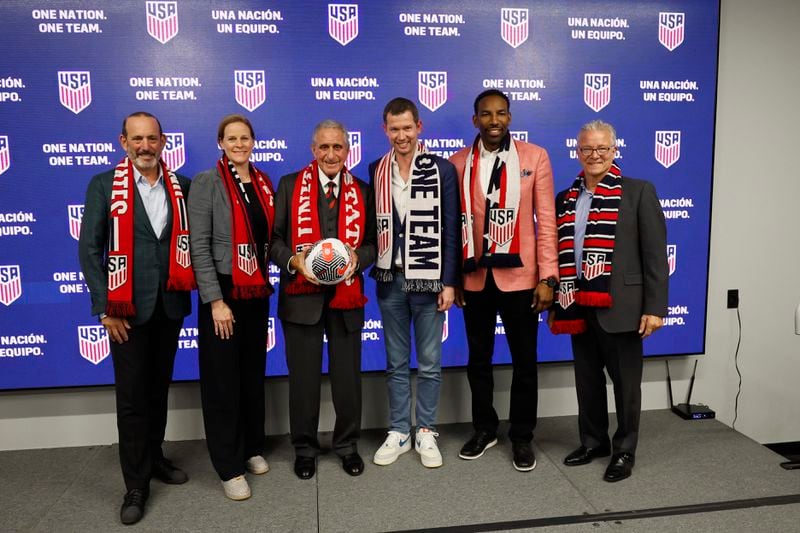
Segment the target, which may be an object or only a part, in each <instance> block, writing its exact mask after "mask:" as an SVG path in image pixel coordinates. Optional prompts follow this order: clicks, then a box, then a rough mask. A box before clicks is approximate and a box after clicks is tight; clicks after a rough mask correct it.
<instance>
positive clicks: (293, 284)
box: [286, 160, 367, 309]
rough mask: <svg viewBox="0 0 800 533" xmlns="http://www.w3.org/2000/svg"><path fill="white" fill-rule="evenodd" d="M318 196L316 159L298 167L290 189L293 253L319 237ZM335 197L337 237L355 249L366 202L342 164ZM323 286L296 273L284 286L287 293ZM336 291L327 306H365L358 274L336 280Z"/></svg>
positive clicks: (304, 292)
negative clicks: (302, 167) (337, 211)
mask: <svg viewBox="0 0 800 533" xmlns="http://www.w3.org/2000/svg"><path fill="white" fill-rule="evenodd" d="M318 197H319V165H318V164H317V161H316V160H315V161H312V162H311V164H310V165H308V166H307V167H306V168H304V169H303V170H302V171H300V173H299V174H298V176H297V181H296V182H295V184H294V190H293V191H292V209H291V213H293V214H296V215H297V223H296V224H294V231H293V232H292V247H293V248H294V250H295V253H299V252H301V251H303V249H304V248H305V247H307V246H311V245H313V244H314V243H315V242H317V241H318V240H320V239H321V238H322V232H321V231H320V224H319V210H318V204H317V199H318ZM338 199H339V220H338V226H337V227H338V238H339V240H340V241H342V242H343V243H345V244H347V245H348V246H350V248H353V249H356V248H358V247H359V246H361V242H362V241H363V240H364V228H365V224H366V220H367V214H366V210H365V207H366V206H365V204H364V198H363V195H362V194H361V189H360V188H359V187H358V182H357V181H356V178H355V177H354V176H353V175H352V174H351V173H350V171H348V170H347V168H344V167H343V168H342V171H341V173H340V179H339V197H338ZM324 290H325V288H324V287H320V286H319V285H314V284H313V283H310V282H309V281H308V280H307V279H306V278H305V277H303V276H301V275H299V274H298V275H297V276H295V278H294V279H293V280H292V281H290V282H289V284H288V285H287V286H286V293H287V294H309V293H315V292H322V291H324ZM335 291H336V292H335V293H334V296H333V299H332V300H331V302H330V307H331V308H333V309H356V308H359V307H364V305H365V304H366V303H367V298H366V297H365V296H364V291H363V289H362V287H361V279H360V276H358V275H354V276H352V277H351V278H350V279H348V280H345V281H343V282H341V283H339V284H337V285H336V289H335Z"/></svg>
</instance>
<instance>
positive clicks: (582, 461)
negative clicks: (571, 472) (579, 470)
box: [564, 446, 611, 466]
mask: <svg viewBox="0 0 800 533" xmlns="http://www.w3.org/2000/svg"><path fill="white" fill-rule="evenodd" d="M609 455H611V450H609V449H608V448H587V447H586V446H581V447H580V448H578V449H577V450H575V451H574V452H572V453H571V454H569V455H568V456H566V457H565V458H564V464H565V465H567V466H580V465H586V464H589V463H591V462H592V459H594V458H595V457H608V456H609Z"/></svg>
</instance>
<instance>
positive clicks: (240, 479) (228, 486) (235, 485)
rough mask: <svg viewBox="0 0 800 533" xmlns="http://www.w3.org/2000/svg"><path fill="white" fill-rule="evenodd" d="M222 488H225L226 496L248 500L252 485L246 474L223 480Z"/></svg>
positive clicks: (232, 498)
mask: <svg viewBox="0 0 800 533" xmlns="http://www.w3.org/2000/svg"><path fill="white" fill-rule="evenodd" d="M222 488H223V489H225V496H227V497H228V498H230V499H231V500H237V501H238V500H246V499H247V498H249V497H250V485H248V484H247V480H246V479H245V478H244V476H236V477H235V478H232V479H229V480H228V481H223V482H222Z"/></svg>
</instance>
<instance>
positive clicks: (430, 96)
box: [418, 70, 447, 111]
mask: <svg viewBox="0 0 800 533" xmlns="http://www.w3.org/2000/svg"><path fill="white" fill-rule="evenodd" d="M418 84H419V93H418V96H419V103H420V104H422V105H424V106H425V107H427V108H428V109H430V110H431V111H436V110H437V109H439V108H440V107H442V105H443V104H444V103H445V102H446V101H447V72H442V71H422V70H421V71H419V74H418Z"/></svg>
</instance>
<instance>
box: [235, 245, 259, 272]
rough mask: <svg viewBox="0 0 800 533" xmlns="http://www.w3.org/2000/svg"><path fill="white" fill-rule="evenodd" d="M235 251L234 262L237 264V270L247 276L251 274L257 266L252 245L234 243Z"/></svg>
mask: <svg viewBox="0 0 800 533" xmlns="http://www.w3.org/2000/svg"><path fill="white" fill-rule="evenodd" d="M236 252H237V254H236V264H237V265H238V266H239V270H241V271H242V272H244V273H245V274H247V275H248V276H250V275H252V274H253V272H255V271H256V268H257V267H258V264H257V263H256V253H255V251H254V250H253V247H252V246H251V245H250V244H238V245H236Z"/></svg>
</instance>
